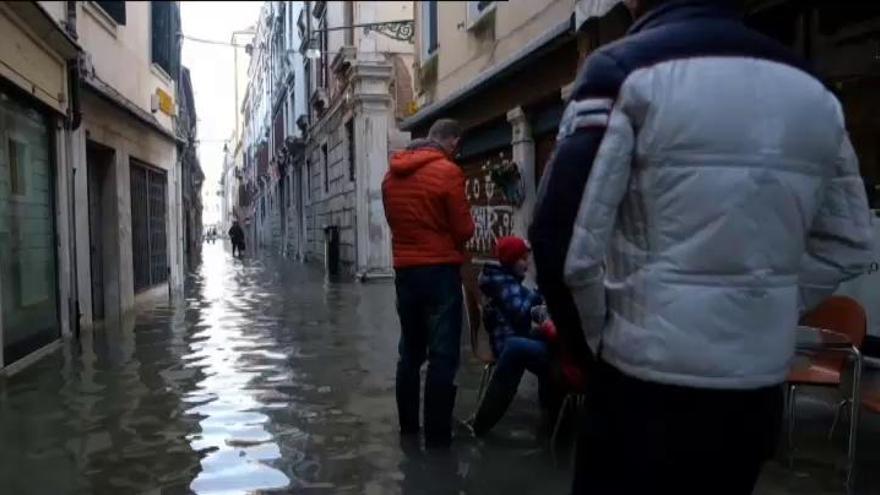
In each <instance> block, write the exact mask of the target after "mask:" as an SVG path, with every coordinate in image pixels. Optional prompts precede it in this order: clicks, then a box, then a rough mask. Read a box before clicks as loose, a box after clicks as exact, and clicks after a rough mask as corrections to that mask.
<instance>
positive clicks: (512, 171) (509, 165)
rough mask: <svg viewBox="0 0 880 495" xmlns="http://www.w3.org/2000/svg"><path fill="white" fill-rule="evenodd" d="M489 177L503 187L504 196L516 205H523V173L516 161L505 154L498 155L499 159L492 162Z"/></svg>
mask: <svg viewBox="0 0 880 495" xmlns="http://www.w3.org/2000/svg"><path fill="white" fill-rule="evenodd" d="M488 168H489V178H490V179H491V180H492V182H493V183H494V184H495V185H496V186H498V187H499V188H500V189H501V192H502V193H503V194H504V197H505V198H506V199H507V201H508V202H510V203H511V204H512V205H514V206H517V207H519V206H521V205H522V203H523V200H524V199H525V193H524V191H523V185H522V175H521V174H520V172H519V166H518V165H517V164H516V162H514V161H512V160H510V159H509V158H505V157H504V154H499V155H498V161H497V162H493V163H490V164H489V166H488Z"/></svg>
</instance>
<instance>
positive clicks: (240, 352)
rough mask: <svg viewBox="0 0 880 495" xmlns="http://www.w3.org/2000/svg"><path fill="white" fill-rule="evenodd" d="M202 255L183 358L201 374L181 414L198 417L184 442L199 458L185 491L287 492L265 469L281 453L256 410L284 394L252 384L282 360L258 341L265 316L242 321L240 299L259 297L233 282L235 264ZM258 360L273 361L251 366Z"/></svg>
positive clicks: (213, 253)
mask: <svg viewBox="0 0 880 495" xmlns="http://www.w3.org/2000/svg"><path fill="white" fill-rule="evenodd" d="M205 255H206V259H205V261H204V265H203V266H204V267H205V268H204V269H203V270H202V276H201V277H200V278H199V279H198V280H197V281H196V284H197V286H198V287H199V289H200V290H199V291H198V294H199V295H200V299H201V300H200V301H199V304H200V309H201V311H200V313H201V318H200V320H199V323H198V325H197V327H196V329H195V330H196V331H194V332H193V333H192V334H191V337H190V338H189V342H190V343H189V350H190V352H189V354H188V356H187V357H186V358H185V362H186V369H197V370H199V371H200V372H201V373H202V374H203V376H204V378H203V379H202V380H200V381H199V382H198V383H196V386H195V389H193V390H190V391H189V392H188V393H186V395H184V397H183V401H184V402H186V403H192V404H194V407H192V408H190V409H188V410H187V411H186V414H188V415H193V416H197V417H199V418H201V419H200V420H199V429H200V432H199V433H197V434H191V435H189V436H188V437H187V440H189V442H190V445H191V446H192V448H193V449H194V450H196V451H197V452H201V453H204V454H205V457H204V458H203V459H202V461H201V467H202V469H201V471H200V472H199V473H198V475H197V476H196V478H195V480H193V482H192V484H191V485H190V488H191V489H192V490H193V491H194V492H196V493H200V494H202V493H203V494H226V493H241V492H245V491H252V490H261V489H262V490H266V489H275V488H284V487H287V486H288V485H289V484H290V479H289V478H288V477H287V476H285V475H284V473H282V472H281V471H279V470H278V469H274V468H272V467H270V466H269V465H268V464H267V462H268V461H274V460H277V459H279V458H280V457H281V449H280V447H279V446H278V444H277V443H276V442H275V438H274V436H273V435H272V433H270V432H269V431H267V429H266V424H267V423H268V422H269V417H268V416H266V415H265V414H263V413H260V412H258V411H259V410H260V408H261V406H263V405H264V404H265V402H264V401H265V400H266V399H267V398H268V399H270V400H271V401H272V402H273V403H274V405H275V406H276V407H288V406H290V404H291V402H290V397H289V396H286V395H284V394H278V395H275V396H273V395H272V394H269V396H268V397H267V394H261V389H262V387H261V385H260V384H261V381H262V378H263V375H264V373H265V372H267V371H268V372H272V371H275V370H278V371H281V372H282V373H285V370H284V362H285V361H286V357H285V355H284V354H283V353H279V352H275V353H273V352H270V351H269V350H267V349H265V348H263V347H262V346H264V345H266V342H265V341H264V339H263V338H261V337H262V335H261V332H259V330H260V329H261V328H264V324H265V322H266V321H269V320H268V319H266V318H261V319H259V320H258V321H256V322H249V321H247V319H246V318H244V316H243V314H242V312H243V311H242V310H243V309H245V308H246V307H247V306H243V305H242V304H240V302H241V301H247V302H248V303H249V304H250V305H254V304H256V305H259V304H260V299H261V295H262V294H261V293H260V292H256V293H255V292H254V291H253V290H252V288H251V287H250V285H248V284H239V283H237V282H238V281H240V280H241V278H242V277H240V276H239V274H240V273H241V267H240V266H233V265H230V264H229V263H227V262H226V260H225V259H224V258H225V253H223V252H222V251H220V250H217V249H210V247H209V248H208V249H205ZM194 302H196V301H190V303H191V304H192V303H194ZM266 360H274V361H276V363H273V364H274V366H268V365H260V364H259V363H260V362H265V361H266ZM287 375H289V373H287Z"/></svg>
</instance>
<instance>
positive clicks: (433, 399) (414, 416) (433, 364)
mask: <svg viewBox="0 0 880 495" xmlns="http://www.w3.org/2000/svg"><path fill="white" fill-rule="evenodd" d="M395 285H396V287H397V313H398V315H399V316H400V327H401V332H400V345H399V346H398V351H399V354H400V358H399V360H398V361H397V386H396V394H397V411H398V415H399V418H400V430H401V432H402V433H404V434H410V433H416V432H418V431H419V402H420V400H419V396H420V394H419V381H420V380H419V377H420V375H419V371H420V369H421V367H422V364H423V363H424V362H425V360H426V359H427V361H428V376H427V379H426V380H425V407H424V422H425V440H426V442H427V443H428V444H429V445H430V444H436V445H437V446H443V445H447V444H448V443H449V441H450V440H451V428H452V409H453V407H454V406H455V373H456V371H458V360H459V350H460V347H461V323H462V316H463V314H462V289H461V274H460V269H459V267H458V266H446V265H442V266H427V267H415V268H405V269H400V270H397V276H396V280H395Z"/></svg>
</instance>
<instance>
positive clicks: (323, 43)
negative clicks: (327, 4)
mask: <svg viewBox="0 0 880 495" xmlns="http://www.w3.org/2000/svg"><path fill="white" fill-rule="evenodd" d="M316 34H317V35H318V50H320V51H321V58H319V59H317V60H316V63H317V64H318V70H317V87H319V88H326V87H327V85H328V84H329V79H330V62H329V61H328V60H327V50H328V46H329V45H330V41H329V33H328V31H327V15H326V10H324V11H323V12H322V13H321V16H320V17H319V18H318V26H317V33H316Z"/></svg>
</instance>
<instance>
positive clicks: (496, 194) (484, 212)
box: [462, 151, 516, 257]
mask: <svg viewBox="0 0 880 495" xmlns="http://www.w3.org/2000/svg"><path fill="white" fill-rule="evenodd" d="M509 156H510V153H509V151H502V152H501V153H499V154H493V155H491V156H489V157H483V158H481V159H478V160H473V161H471V162H465V163H464V164H463V165H462V168H463V169H464V173H465V177H466V181H465V192H466V194H467V199H468V201H469V202H470V204H471V214H472V215H473V217H474V224H475V226H476V229H475V231H474V236H473V237H472V238H471V240H470V242H468V243H467V250H468V251H469V252H470V253H471V254H473V255H474V256H477V257H490V256H491V255H492V250H493V249H494V248H495V241H496V239H498V238H499V237H504V236H507V235H511V234H512V232H513V223H514V222H513V213H514V211H516V207H515V206H514V205H513V204H511V203H510V201H509V200H508V199H507V198H506V197H505V195H504V193H503V191H502V190H501V188H499V187H498V185H496V184H495V182H493V181H492V178H491V177H490V174H489V168H490V166H491V164H492V163H495V162H497V161H499V160H504V159H509Z"/></svg>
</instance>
